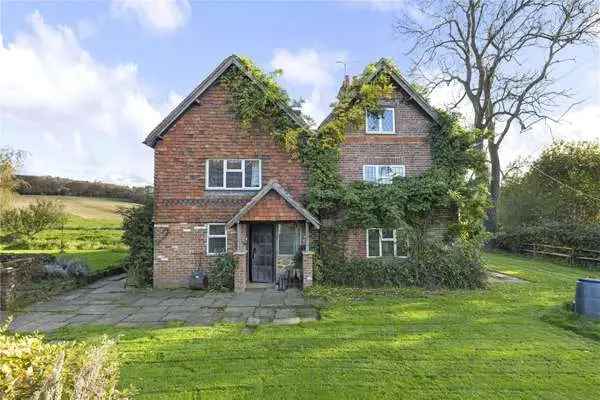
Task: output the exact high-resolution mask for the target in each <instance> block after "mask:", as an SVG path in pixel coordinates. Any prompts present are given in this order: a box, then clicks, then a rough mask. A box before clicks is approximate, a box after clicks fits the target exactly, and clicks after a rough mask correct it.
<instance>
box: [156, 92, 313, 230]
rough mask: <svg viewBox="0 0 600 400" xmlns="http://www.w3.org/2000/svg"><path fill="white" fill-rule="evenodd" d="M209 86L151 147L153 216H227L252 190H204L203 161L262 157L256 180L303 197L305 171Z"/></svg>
mask: <svg viewBox="0 0 600 400" xmlns="http://www.w3.org/2000/svg"><path fill="white" fill-rule="evenodd" d="M227 101H228V93H227V89H226V87H224V85H223V84H219V83H217V84H215V85H214V86H212V87H211V88H209V89H208V90H207V91H206V92H205V93H204V94H203V95H202V96H201V98H200V104H196V105H193V106H192V107H191V108H190V109H189V110H188V111H187V112H186V113H184V115H183V116H182V117H181V118H180V119H179V120H178V121H177V122H176V123H175V124H174V125H173V126H172V127H171V128H170V129H169V132H168V133H167V134H166V135H165V136H164V138H163V140H161V141H159V142H158V143H157V145H156V147H155V149H154V190H155V191H154V194H155V197H156V210H155V220H156V222H157V223H169V222H217V221H226V220H228V219H230V218H231V217H232V216H234V215H235V213H236V212H237V211H238V210H239V209H240V208H241V207H242V206H243V205H244V204H246V202H247V201H248V200H249V199H250V198H251V197H252V196H253V195H254V194H256V191H231V190H228V191H214V190H205V174H206V171H205V167H206V160H207V159H215V158H217V159H218V158H223V159H225V158H237V159H243V158H247V159H250V158H251V159H255V158H258V159H261V160H262V184H263V185H265V184H266V183H267V182H268V181H269V180H271V179H277V181H278V182H279V183H280V184H281V185H282V186H283V187H284V188H285V189H286V190H287V191H288V192H289V193H290V194H291V195H292V196H293V197H294V198H295V199H296V200H298V201H301V200H303V198H304V195H305V193H306V190H307V189H306V187H307V173H306V170H305V169H304V168H302V166H301V164H300V162H299V161H298V160H293V159H291V158H290V156H289V154H288V153H286V152H285V151H284V150H282V149H281V147H280V146H279V144H278V143H277V142H276V141H275V140H274V139H273V138H272V137H270V136H269V134H267V133H264V132H257V131H251V132H248V131H244V130H242V129H241V128H240V125H239V122H238V120H237V119H236V117H235V115H234V114H233V113H232V112H231V110H230V105H229V104H227Z"/></svg>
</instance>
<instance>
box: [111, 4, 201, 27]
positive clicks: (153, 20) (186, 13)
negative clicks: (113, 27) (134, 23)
mask: <svg viewBox="0 0 600 400" xmlns="http://www.w3.org/2000/svg"><path fill="white" fill-rule="evenodd" d="M112 10H113V13H114V15H116V16H127V15H132V16H134V17H135V18H137V20H138V21H139V23H140V24H141V25H142V26H144V27H146V28H149V29H151V30H154V31H157V32H173V31H176V30H177V29H179V28H181V27H182V26H183V25H185V23H186V22H187V21H188V19H189V17H190V12H191V6H190V3H189V1H188V0H113V2H112Z"/></svg>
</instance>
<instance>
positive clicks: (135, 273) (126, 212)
mask: <svg viewBox="0 0 600 400" xmlns="http://www.w3.org/2000/svg"><path fill="white" fill-rule="evenodd" d="M119 214H121V215H122V216H123V243H125V244H126V245H127V246H128V247H129V255H128V256H127V258H126V259H125V262H124V265H125V269H126V270H127V284H128V285H132V286H138V287H141V286H146V285H148V284H151V283H152V266H153V263H154V223H153V220H152V219H153V217H154V199H153V197H151V196H147V197H146V201H145V202H144V204H143V205H141V206H139V207H127V208H121V209H119Z"/></svg>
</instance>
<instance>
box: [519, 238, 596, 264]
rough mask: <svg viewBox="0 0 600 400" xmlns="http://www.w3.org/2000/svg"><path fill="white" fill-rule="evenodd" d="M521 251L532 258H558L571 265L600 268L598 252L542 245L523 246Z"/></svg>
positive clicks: (529, 244) (530, 244)
mask: <svg viewBox="0 0 600 400" xmlns="http://www.w3.org/2000/svg"><path fill="white" fill-rule="evenodd" d="M522 251H523V252H524V253H528V254H531V255H533V256H534V257H538V256H546V257H559V258H562V259H564V260H566V261H567V262H568V263H569V264H571V265H575V264H580V265H585V266H600V250H589V249H578V248H575V247H568V246H554V245H551V244H543V243H527V244H525V245H523V248H522Z"/></svg>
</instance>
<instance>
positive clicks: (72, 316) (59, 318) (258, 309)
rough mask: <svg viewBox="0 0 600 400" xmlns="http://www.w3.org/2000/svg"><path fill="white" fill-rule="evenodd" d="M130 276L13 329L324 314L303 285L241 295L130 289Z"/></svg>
mask: <svg viewBox="0 0 600 400" xmlns="http://www.w3.org/2000/svg"><path fill="white" fill-rule="evenodd" d="M124 279H125V276H124V275H119V276H113V277H109V278H105V279H102V280H100V281H97V282H95V283H93V284H91V285H89V286H87V287H84V288H81V289H76V290H74V291H71V292H68V293H66V294H62V295H59V296H57V297H55V298H53V299H52V300H50V301H48V302H43V303H37V304H34V305H32V306H30V307H29V308H28V309H26V310H25V311H24V312H21V313H19V314H18V315H17V316H16V317H15V318H14V319H13V321H12V323H11V326H10V329H11V330H14V331H41V332H47V331H51V330H54V329H58V328H62V327H64V326H67V325H70V326H73V325H75V326H76V325H84V324H103V325H114V326H148V325H150V326H164V325H166V324H168V323H169V322H171V321H181V322H183V323H185V324H188V325H213V324H214V323H216V322H219V321H222V322H229V323H246V324H247V325H248V326H256V325H260V324H266V323H272V324H279V325H293V324H298V323H300V322H306V321H316V320H318V319H319V313H318V311H317V309H316V308H315V307H314V306H313V304H311V302H309V301H308V300H306V299H305V298H304V296H303V295H302V292H301V291H300V290H298V289H288V290H286V291H285V292H279V291H277V290H275V289H249V290H247V291H246V292H245V293H240V294H235V293H213V292H205V291H196V290H194V291H193V290H187V289H174V290H166V289H165V290H158V289H129V288H127V289H126V288H125V285H124V283H125V281H124Z"/></svg>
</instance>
